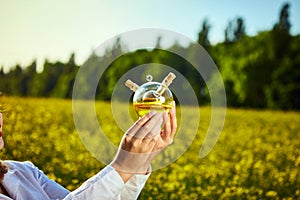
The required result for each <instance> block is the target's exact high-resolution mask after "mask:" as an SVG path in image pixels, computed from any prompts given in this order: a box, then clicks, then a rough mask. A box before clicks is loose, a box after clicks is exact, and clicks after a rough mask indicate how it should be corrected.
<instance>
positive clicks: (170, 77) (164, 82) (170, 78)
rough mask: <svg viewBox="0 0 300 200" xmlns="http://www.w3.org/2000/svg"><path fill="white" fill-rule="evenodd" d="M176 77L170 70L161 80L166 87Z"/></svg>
mask: <svg viewBox="0 0 300 200" xmlns="http://www.w3.org/2000/svg"><path fill="white" fill-rule="evenodd" d="M175 78H176V75H175V74H174V73H172V72H170V73H169V74H168V75H167V76H166V77H165V78H164V80H163V82H162V83H163V84H165V85H166V86H167V87H169V85H170V84H171V83H172V81H173V80H174V79H175Z"/></svg>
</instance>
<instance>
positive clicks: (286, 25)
mask: <svg viewBox="0 0 300 200" xmlns="http://www.w3.org/2000/svg"><path fill="white" fill-rule="evenodd" d="M289 8H290V5H289V3H285V4H284V5H283V6H282V8H281V11H280V15H279V22H278V23H276V24H275V26H274V30H284V31H287V32H290V28H291V23H290V20H289Z"/></svg>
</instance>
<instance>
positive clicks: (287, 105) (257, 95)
mask: <svg viewBox="0 0 300 200" xmlns="http://www.w3.org/2000/svg"><path fill="white" fill-rule="evenodd" d="M291 26H292V24H291V23H290V21H289V4H288V3H286V4H284V5H283V7H282V8H281V11H280V13H279V16H278V21H277V22H276V23H275V24H274V27H273V29H272V30H264V31H261V32H259V33H258V34H257V35H255V36H248V35H247V32H246V24H245V22H244V20H243V18H242V17H237V18H235V19H233V20H232V21H230V22H229V23H228V25H227V27H226V29H225V30H224V38H225V40H224V41H223V42H220V43H218V44H213V45H212V44H211V43H210V41H209V30H210V29H211V25H210V24H209V21H208V19H204V20H203V23H202V25H201V26H200V27H201V30H200V32H199V34H198V41H197V42H198V43H199V44H201V45H202V46H203V47H204V48H205V49H206V51H207V52H208V53H209V54H210V55H211V57H212V59H213V60H214V62H215V63H216V64H217V66H218V68H219V70H220V72H221V75H222V77H223V80H224V84H225V89H226V93H227V103H228V106H232V107H253V108H270V109H285V110H292V109H295V110H299V109H300V68H299V67H300V35H299V34H298V35H291V34H290V27H291ZM162 39H163V38H161V37H158V38H157V48H155V49H153V50H137V51H135V52H130V53H127V54H124V55H122V56H121V57H119V58H118V59H116V60H115V61H114V62H113V63H111V65H110V66H109V68H107V70H106V71H105V72H104V74H103V76H102V77H101V80H100V81H99V86H98V89H97V92H96V98H97V99H99V100H110V98H111V94H112V92H113V89H114V86H115V84H116V82H117V81H118V79H119V78H120V77H121V76H122V75H123V74H124V73H126V72H127V71H128V70H130V69H131V68H134V67H136V66H138V65H142V64H145V63H161V64H165V65H168V66H171V67H173V68H174V69H176V70H177V71H179V72H180V73H181V74H182V75H183V76H184V77H186V79H187V80H188V81H189V82H190V84H191V85H192V86H193V89H194V90H195V93H196V94H197V95H198V99H199V102H201V103H200V104H202V105H203V104H209V94H208V92H203V91H205V90H206V86H205V83H204V81H203V80H202V78H201V77H200V75H199V74H198V72H197V71H195V69H194V68H193V67H192V65H191V64H190V63H188V62H187V61H186V60H184V59H182V58H180V57H179V56H177V55H174V54H172V53H170V52H169V51H168V49H165V50H162V49H160V41H161V40H162ZM193 45H194V44H189V46H186V47H183V46H181V45H180V44H178V43H176V42H175V43H174V44H173V45H172V46H171V47H169V48H170V49H172V48H182V49H184V50H185V51H188V52H189V55H187V56H188V57H192V56H194V55H193V53H194V52H193ZM124 49H126V44H122V38H119V39H117V40H116V42H115V44H114V45H113V46H112V47H111V48H109V49H107V50H106V53H105V54H104V55H103V56H102V57H99V56H97V55H96V54H95V53H92V54H91V55H90V57H89V58H88V59H87V61H86V63H89V64H90V65H95V66H99V67H101V65H103V61H105V60H106V59H108V58H109V57H112V56H113V55H115V54H118V53H122V52H123V51H124ZM36 66H37V64H36V61H33V62H32V64H31V65H29V66H20V65H16V66H15V67H13V68H11V70H10V71H9V72H7V73H4V71H3V67H2V68H1V69H0V80H1V85H0V92H1V94H4V95H14V96H33V97H57V98H71V97H72V89H73V83H74V81H75V78H76V73H77V71H78V69H79V67H80V66H78V65H77V64H76V63H75V54H74V53H73V54H71V56H70V59H69V61H68V62H66V63H62V62H59V61H57V62H55V63H51V62H49V61H47V60H45V62H44V66H43V71H42V72H40V73H38V72H37V71H36ZM90 73H94V71H93V70H91V72H90ZM83 81H86V82H88V77H87V80H83ZM100 88H106V89H105V90H103V89H100ZM85 89H86V90H88V88H85ZM87 94H88V93H87ZM83 98H84V96H83ZM200 99H201V100H200Z"/></svg>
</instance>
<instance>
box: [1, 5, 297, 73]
mask: <svg viewBox="0 0 300 200" xmlns="http://www.w3.org/2000/svg"><path fill="white" fill-rule="evenodd" d="M285 2H289V3H290V5H291V7H290V21H291V24H292V28H291V32H292V34H294V35H295V34H299V33H300V20H299V19H300V1H299V0H251V1H241V0H226V1H221V0H185V1H184V0H181V1H179V0H151V1H150V0H42V1H41V0H23V1H20V0H0V67H1V66H2V67H4V69H5V70H7V69H8V68H9V67H12V66H15V65H16V64H17V63H18V64H21V65H22V66H26V65H29V64H30V63H31V62H32V61H33V60H34V59H37V61H38V65H39V66H42V65H43V63H44V60H45V59H46V58H47V59H48V60H50V61H57V60H59V61H63V62H65V61H66V60H67V59H68V58H69V57H70V54H71V53H72V52H74V53H75V54H76V62H77V63H78V64H82V63H83V62H84V60H85V59H86V58H87V57H88V55H89V54H90V53H91V52H92V50H93V49H94V48H96V47H97V46H98V45H100V44H101V43H102V42H104V41H105V40H107V39H109V38H111V37H113V36H115V35H117V34H120V33H122V32H126V31H130V30H134V29H139V28H149V27H151V28H162V29H169V30H172V31H175V32H178V33H181V34H183V35H186V36H187V37H189V38H191V39H192V40H197V35H198V32H199V31H200V29H201V23H202V21H203V20H204V18H207V19H208V21H209V23H210V24H211V26H212V27H211V30H210V33H209V37H210V41H211V42H213V43H216V42H218V41H223V40H224V29H225V27H226V26H227V24H228V21H229V20H232V19H234V18H236V17H238V16H240V17H243V19H244V20H245V24H246V33H247V34H248V35H255V34H256V33H257V32H258V31H263V30H268V29H271V28H272V27H273V25H274V24H275V23H276V22H277V21H278V17H279V12H280V9H281V7H282V5H283V4H284V3H285Z"/></svg>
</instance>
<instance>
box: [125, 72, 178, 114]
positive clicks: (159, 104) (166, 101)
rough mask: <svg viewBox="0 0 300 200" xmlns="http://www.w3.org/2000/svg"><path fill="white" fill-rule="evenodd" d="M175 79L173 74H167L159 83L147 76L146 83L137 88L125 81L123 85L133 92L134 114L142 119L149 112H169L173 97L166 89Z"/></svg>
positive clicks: (130, 82) (135, 85) (129, 81)
mask: <svg viewBox="0 0 300 200" xmlns="http://www.w3.org/2000/svg"><path fill="white" fill-rule="evenodd" d="M175 78H176V76H175V74H173V73H171V72H170V73H169V74H168V75H167V76H166V77H165V78H164V79H163V81H162V82H161V83H159V82H153V81H152V76H151V75H148V76H147V80H148V82H147V83H144V84H143V85H141V86H138V85H137V84H135V83H134V82H132V81H131V80H127V81H126V82H125V85H126V86H127V87H129V88H130V89H131V90H132V91H134V96H133V107H134V109H135V111H136V113H137V114H138V115H139V116H140V117H142V116H144V115H145V114H147V113H148V112H150V111H151V110H155V111H157V112H164V111H169V110H170V108H171V107H172V102H173V95H172V92H171V91H170V89H169V88H168V87H169V85H170V84H171V83H172V81H173V80H174V79H175Z"/></svg>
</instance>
